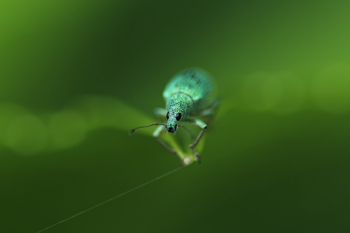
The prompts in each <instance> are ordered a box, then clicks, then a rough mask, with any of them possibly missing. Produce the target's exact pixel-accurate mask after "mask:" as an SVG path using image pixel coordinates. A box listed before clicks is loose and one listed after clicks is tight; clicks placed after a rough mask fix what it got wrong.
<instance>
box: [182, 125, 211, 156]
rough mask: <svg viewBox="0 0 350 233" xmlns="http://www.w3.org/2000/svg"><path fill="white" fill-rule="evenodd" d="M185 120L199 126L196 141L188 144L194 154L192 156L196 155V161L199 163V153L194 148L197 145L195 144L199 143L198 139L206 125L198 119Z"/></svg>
mask: <svg viewBox="0 0 350 233" xmlns="http://www.w3.org/2000/svg"><path fill="white" fill-rule="evenodd" d="M186 121H188V122H191V123H193V124H194V125H195V126H197V127H199V128H201V129H202V130H201V132H200V133H199V135H198V137H197V139H196V141H194V143H192V144H190V148H191V151H192V153H193V154H194V156H195V157H196V161H197V162H198V163H201V157H200V156H199V154H198V153H197V152H196V151H195V150H194V148H195V147H196V146H197V144H198V143H199V141H200V140H201V138H202V136H203V134H204V132H205V130H206V129H207V125H206V124H205V123H204V122H203V121H201V120H198V119H187V120H186Z"/></svg>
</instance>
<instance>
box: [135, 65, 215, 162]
mask: <svg viewBox="0 0 350 233" xmlns="http://www.w3.org/2000/svg"><path fill="white" fill-rule="evenodd" d="M212 92H213V81H212V79H211V77H210V75H209V74H208V73H206V72H205V71H204V70H202V69H199V68H191V69H186V70H183V71H181V72H179V73H178V74H176V75H175V76H174V77H173V78H172V79H171V80H170V82H169V83H168V84H167V85H166V87H165V90H164V92H163V97H164V100H165V101H166V107H165V109H163V108H156V109H155V114H156V115H158V116H166V118H167V123H166V124H161V123H154V124H152V125H147V126H141V127H137V128H135V129H133V130H131V132H130V133H133V132H134V131H135V130H137V129H140V128H145V127H150V126H153V125H158V128H157V129H156V130H155V131H154V133H153V137H155V138H156V140H157V141H158V142H159V143H160V144H161V145H162V146H163V147H164V148H165V149H167V150H168V151H169V152H171V153H172V154H175V155H177V156H178V157H179V158H180V156H179V155H178V154H177V151H176V150H174V149H171V148H170V147H169V146H168V145H167V144H165V143H164V142H163V141H162V140H161V139H159V135H160V134H161V133H162V132H164V131H168V132H170V133H175V132H176V130H177V129H178V126H179V127H183V128H185V127H184V126H182V125H178V122H179V121H183V122H190V123H193V124H194V125H196V126H198V127H199V128H201V131H200V133H199V135H198V137H197V139H196V140H195V141H194V142H193V143H192V144H190V148H191V151H192V153H193V154H194V155H195V160H196V161H197V162H198V163H200V161H201V160H200V156H199V154H198V153H197V152H196V151H195V147H196V145H197V144H198V143H199V141H200V139H201V138H202V136H203V134H204V132H205V130H206V129H207V124H205V123H204V122H203V121H201V120H199V119H196V118H194V117H203V116H210V115H213V114H214V108H215V107H216V105H217V104H218V102H219V101H218V99H216V100H214V101H213V102H211V103H210V102H209V100H210V97H211V94H212ZM185 129H186V128H185ZM180 159H181V158H180Z"/></svg>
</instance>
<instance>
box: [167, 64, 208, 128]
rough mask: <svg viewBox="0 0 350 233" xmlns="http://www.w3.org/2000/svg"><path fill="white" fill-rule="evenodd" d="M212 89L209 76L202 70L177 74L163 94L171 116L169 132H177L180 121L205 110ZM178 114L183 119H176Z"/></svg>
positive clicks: (168, 124) (196, 69) (191, 70)
mask: <svg viewBox="0 0 350 233" xmlns="http://www.w3.org/2000/svg"><path fill="white" fill-rule="evenodd" d="M212 89H213V84H212V81H211V78H210V76H209V74H207V73H206V72H205V71H203V70H201V69H198V68H192V69H187V70H184V71H181V72H180V73H178V74H176V75H175V76H174V77H173V79H172V80H170V82H169V83H168V85H167V86H166V87H165V90H164V92H163V97H164V99H165V101H166V111H167V113H168V116H169V118H168V123H167V126H166V129H167V131H169V132H172V131H173V130H174V131H173V132H175V131H176V127H177V122H178V121H179V120H185V119H186V118H187V117H188V116H191V115H195V114H196V113H198V112H199V111H201V110H203V109H205V107H206V106H207V105H208V101H209V97H210V94H211V92H212ZM178 113H180V114H181V119H176V115H177V114H178Z"/></svg>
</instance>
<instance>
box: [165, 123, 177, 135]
mask: <svg viewBox="0 0 350 233" xmlns="http://www.w3.org/2000/svg"><path fill="white" fill-rule="evenodd" d="M176 129H177V125H174V127H172V126H170V127H167V130H168V132H169V133H175V131H176Z"/></svg>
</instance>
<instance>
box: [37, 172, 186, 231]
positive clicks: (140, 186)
mask: <svg viewBox="0 0 350 233" xmlns="http://www.w3.org/2000/svg"><path fill="white" fill-rule="evenodd" d="M181 168H183V166H181V167H179V168H176V169H175V170H172V171H170V172H167V173H165V174H163V175H161V176H158V177H157V178H155V179H153V180H150V181H147V182H146V183H143V184H141V185H139V186H136V187H135V188H132V189H130V190H128V191H126V192H124V193H121V194H118V195H117V196H115V197H112V198H110V199H108V200H106V201H104V202H101V203H99V204H97V205H94V206H92V207H90V208H88V209H86V210H84V211H81V212H79V213H77V214H74V215H72V216H70V217H69V218H66V219H63V220H62V221H59V222H57V223H55V224H53V225H51V226H48V227H46V228H44V229H42V230H40V231H37V232H36V233H40V232H43V231H46V230H48V229H50V228H52V227H54V226H57V225H59V224H61V223H64V222H66V221H68V220H70V219H72V218H75V217H77V216H79V215H81V214H84V213H86V212H88V211H90V210H92V209H95V208H97V207H99V206H101V205H104V204H106V203H107V202H110V201H113V200H115V199H117V198H119V197H121V196H124V195H126V194H128V193H131V192H133V191H135V190H137V189H139V188H142V187H143V186H146V185H148V184H150V183H152V182H154V181H156V180H159V179H161V178H163V177H166V176H168V175H170V174H172V173H174V172H176V171H178V170H180V169H181Z"/></svg>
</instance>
